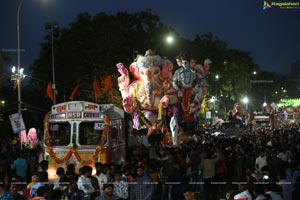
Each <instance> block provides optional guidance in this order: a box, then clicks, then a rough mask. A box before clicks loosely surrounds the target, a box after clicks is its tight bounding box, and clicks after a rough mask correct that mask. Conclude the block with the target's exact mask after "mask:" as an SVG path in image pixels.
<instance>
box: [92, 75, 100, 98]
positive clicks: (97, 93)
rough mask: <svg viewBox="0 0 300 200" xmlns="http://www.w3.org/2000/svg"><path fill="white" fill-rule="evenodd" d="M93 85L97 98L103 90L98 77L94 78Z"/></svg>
mask: <svg viewBox="0 0 300 200" xmlns="http://www.w3.org/2000/svg"><path fill="white" fill-rule="evenodd" d="M93 87H94V92H95V97H96V99H97V98H99V97H100V96H101V91H100V88H99V85H98V81H97V80H96V79H95V80H94V84H93Z"/></svg>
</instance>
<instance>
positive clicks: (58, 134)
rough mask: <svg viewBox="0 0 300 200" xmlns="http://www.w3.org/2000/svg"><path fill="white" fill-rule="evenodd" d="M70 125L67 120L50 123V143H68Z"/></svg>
mask: <svg viewBox="0 0 300 200" xmlns="http://www.w3.org/2000/svg"><path fill="white" fill-rule="evenodd" d="M70 132H71V125H70V123H68V122H62V123H50V126H49V134H50V137H51V145H53V146H62V145H68V144H69V143H70V134H71V133H70Z"/></svg>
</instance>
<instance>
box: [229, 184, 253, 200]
mask: <svg viewBox="0 0 300 200" xmlns="http://www.w3.org/2000/svg"><path fill="white" fill-rule="evenodd" d="M239 191H240V193H238V194H236V195H234V197H233V200H252V196H251V194H250V192H249V190H248V188H247V182H246V181H245V182H240V183H239Z"/></svg>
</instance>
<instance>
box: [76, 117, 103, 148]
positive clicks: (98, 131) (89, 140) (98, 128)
mask: <svg viewBox="0 0 300 200" xmlns="http://www.w3.org/2000/svg"><path fill="white" fill-rule="evenodd" d="M103 130H104V122H81V123H80V125H79V143H80V145H97V144H99V142H100V140H101V136H102V133H103Z"/></svg>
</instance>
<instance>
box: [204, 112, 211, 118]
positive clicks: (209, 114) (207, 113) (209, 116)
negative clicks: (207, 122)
mask: <svg viewBox="0 0 300 200" xmlns="http://www.w3.org/2000/svg"><path fill="white" fill-rule="evenodd" d="M205 117H206V119H211V111H207V112H206V114H205Z"/></svg>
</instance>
